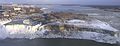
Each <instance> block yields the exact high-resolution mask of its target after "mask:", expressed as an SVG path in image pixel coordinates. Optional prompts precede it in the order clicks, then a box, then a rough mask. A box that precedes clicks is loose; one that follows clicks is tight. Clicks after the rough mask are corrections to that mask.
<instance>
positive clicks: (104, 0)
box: [0, 0, 120, 5]
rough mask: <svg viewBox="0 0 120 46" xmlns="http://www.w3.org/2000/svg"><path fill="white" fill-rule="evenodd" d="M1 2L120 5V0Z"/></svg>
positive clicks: (13, 0)
mask: <svg viewBox="0 0 120 46" xmlns="http://www.w3.org/2000/svg"><path fill="white" fill-rule="evenodd" d="M0 3H24V4H81V5H120V0H0Z"/></svg>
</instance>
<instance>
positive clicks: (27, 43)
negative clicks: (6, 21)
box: [0, 5, 117, 46]
mask: <svg viewBox="0 0 120 46" xmlns="http://www.w3.org/2000/svg"><path fill="white" fill-rule="evenodd" d="M39 6H40V5H39ZM40 7H46V8H49V10H53V11H70V10H71V11H74V12H77V11H75V10H79V11H82V12H83V10H84V11H85V12H86V10H95V11H96V9H94V8H90V7H81V6H60V5H54V6H49V5H43V6H40ZM90 12H91V11H90ZM100 12H101V11H100ZM102 13H103V12H102ZM18 37H19V36H18ZM0 46H117V45H114V44H105V43H98V42H95V41H90V40H75V39H41V38H39V39H33V40H29V39H24V38H23V39H4V40H0Z"/></svg>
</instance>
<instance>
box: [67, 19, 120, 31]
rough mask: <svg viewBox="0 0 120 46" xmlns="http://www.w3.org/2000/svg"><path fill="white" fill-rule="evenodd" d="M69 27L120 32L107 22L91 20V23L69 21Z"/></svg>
mask: <svg viewBox="0 0 120 46" xmlns="http://www.w3.org/2000/svg"><path fill="white" fill-rule="evenodd" d="M66 24H69V25H75V26H80V27H87V28H96V29H105V30H109V31H114V32H117V31H119V30H117V29H115V28H113V27H112V26H110V25H109V24H108V23H106V22H102V21H100V20H90V21H85V20H76V19H73V20H69V21H68V23H66Z"/></svg>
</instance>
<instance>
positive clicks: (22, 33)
mask: <svg viewBox="0 0 120 46" xmlns="http://www.w3.org/2000/svg"><path fill="white" fill-rule="evenodd" d="M93 21H95V20H93ZM93 21H91V24H90V23H87V22H86V21H80V20H79V22H78V20H70V21H68V22H69V23H68V24H70V25H74V24H73V23H77V24H76V25H77V26H85V27H88V28H89V27H92V28H95V29H96V28H100V29H106V30H110V31H113V32H116V31H117V30H116V29H114V28H113V27H111V26H110V25H109V24H107V23H104V22H101V21H99V20H96V21H95V22H93ZM100 24H103V25H100ZM104 27H105V28H104ZM107 27H108V28H107ZM38 28H39V29H41V30H38ZM0 30H1V31H0V39H6V38H28V39H34V38H70V39H88V40H94V41H97V42H103V43H110V44H116V43H117V42H118V38H117V37H115V36H110V35H108V34H102V33H97V32H89V31H82V32H79V31H78V32H76V31H72V32H71V31H70V32H69V31H68V32H63V33H65V35H64V34H63V35H62V33H60V34H59V33H58V34H54V33H51V32H50V33H49V34H47V35H46V31H47V29H45V28H44V25H40V24H37V25H35V26H28V25H6V26H5V25H1V26H0ZM69 35H70V36H69Z"/></svg>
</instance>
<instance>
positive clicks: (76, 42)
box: [0, 38, 117, 46]
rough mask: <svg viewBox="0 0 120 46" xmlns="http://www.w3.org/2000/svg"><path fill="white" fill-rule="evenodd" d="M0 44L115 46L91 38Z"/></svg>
mask: <svg viewBox="0 0 120 46" xmlns="http://www.w3.org/2000/svg"><path fill="white" fill-rule="evenodd" d="M0 46H117V45H115V44H106V43H98V42H95V41H91V40H75V39H41V38H38V39H33V40H29V39H5V40H0Z"/></svg>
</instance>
